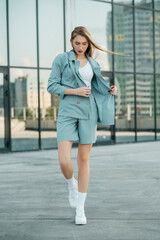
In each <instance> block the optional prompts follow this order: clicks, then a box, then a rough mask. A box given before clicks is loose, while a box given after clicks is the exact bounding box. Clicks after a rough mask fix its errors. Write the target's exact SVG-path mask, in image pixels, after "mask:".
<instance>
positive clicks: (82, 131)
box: [57, 93, 98, 144]
mask: <svg viewBox="0 0 160 240" xmlns="http://www.w3.org/2000/svg"><path fill="white" fill-rule="evenodd" d="M90 103H91V108H90V112H89V118H88V119H78V118H73V117H68V116H62V115H59V116H58V120H57V142H61V141H79V143H80V144H91V143H95V142H96V140H97V136H96V131H97V120H98V111H97V105H96V102H95V99H94V97H93V94H92V93H91V95H90Z"/></svg>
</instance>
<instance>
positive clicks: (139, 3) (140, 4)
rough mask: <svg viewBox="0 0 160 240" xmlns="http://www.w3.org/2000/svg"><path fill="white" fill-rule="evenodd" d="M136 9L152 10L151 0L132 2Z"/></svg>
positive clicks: (135, 0)
mask: <svg viewBox="0 0 160 240" xmlns="http://www.w3.org/2000/svg"><path fill="white" fill-rule="evenodd" d="M134 4H135V5H136V6H137V7H144V8H152V0H134Z"/></svg>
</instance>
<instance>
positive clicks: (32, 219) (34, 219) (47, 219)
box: [0, 217, 160, 222]
mask: <svg viewBox="0 0 160 240" xmlns="http://www.w3.org/2000/svg"><path fill="white" fill-rule="evenodd" d="M87 219H88V220H107V221H119V220H120V221H160V218H155V219H154V218H150V219H149V218H147V219H144V218H141V219H136V218H133V219H131V218H130V219H128V218H89V217H87ZM53 220H56V221H57V220H59V221H61V220H72V218H28V219H23V218H18V219H16V218H14V219H0V222H1V221H53Z"/></svg>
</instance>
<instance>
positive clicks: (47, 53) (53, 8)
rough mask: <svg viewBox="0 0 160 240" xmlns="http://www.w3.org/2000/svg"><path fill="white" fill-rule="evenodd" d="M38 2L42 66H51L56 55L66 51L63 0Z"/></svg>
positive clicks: (40, 0) (41, 0) (42, 0)
mask: <svg viewBox="0 0 160 240" xmlns="http://www.w3.org/2000/svg"><path fill="white" fill-rule="evenodd" d="M38 4H39V46H40V67H51V65H52V61H53V59H54V58H55V56H56V55H57V54H59V53H61V52H63V51H64V41H63V39H64V36H63V1H62V0H46V1H44V0H39V1H38ZM57 23H58V26H57Z"/></svg>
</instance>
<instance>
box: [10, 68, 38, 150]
mask: <svg viewBox="0 0 160 240" xmlns="http://www.w3.org/2000/svg"><path fill="white" fill-rule="evenodd" d="M10 76H11V83H10V94H11V95H10V99H11V135H12V150H29V149H38V91H37V71H35V70H29V69H18V68H16V69H11V74H10Z"/></svg>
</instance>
